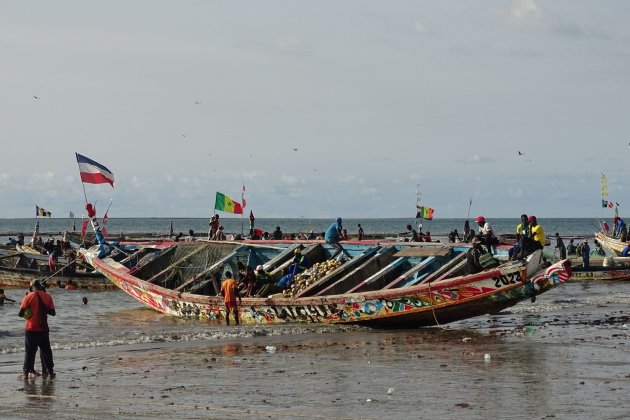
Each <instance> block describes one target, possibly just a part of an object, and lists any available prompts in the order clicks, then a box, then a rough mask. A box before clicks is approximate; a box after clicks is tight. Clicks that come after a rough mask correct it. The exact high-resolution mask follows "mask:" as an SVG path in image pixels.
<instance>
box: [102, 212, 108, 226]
mask: <svg viewBox="0 0 630 420" xmlns="http://www.w3.org/2000/svg"><path fill="white" fill-rule="evenodd" d="M107 213H109V208H108V209H107V211H106V212H105V215H104V216H103V222H102V223H101V224H102V225H103V226H105V223H107V219H108V217H107Z"/></svg>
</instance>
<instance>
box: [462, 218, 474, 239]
mask: <svg viewBox="0 0 630 420" xmlns="http://www.w3.org/2000/svg"><path fill="white" fill-rule="evenodd" d="M474 237H475V234H474V232H473V234H472V236H470V222H469V221H468V219H466V221H465V222H464V237H463V240H464V242H466V243H468V242H470V241H472V238H474Z"/></svg>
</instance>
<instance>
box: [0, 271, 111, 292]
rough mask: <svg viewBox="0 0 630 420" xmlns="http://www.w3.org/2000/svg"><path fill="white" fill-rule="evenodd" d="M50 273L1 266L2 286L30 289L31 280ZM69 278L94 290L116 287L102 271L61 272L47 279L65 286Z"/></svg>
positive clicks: (81, 285)
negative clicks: (66, 273) (69, 273)
mask: <svg viewBox="0 0 630 420" xmlns="http://www.w3.org/2000/svg"><path fill="white" fill-rule="evenodd" d="M48 275H49V274H47V273H42V272H40V271H37V270H29V269H20V268H15V269H9V268H4V267H0V287H19V288H26V289H28V288H29V287H30V285H31V281H33V280H36V279H42V278H47V277H48ZM68 280H72V282H73V283H74V284H75V285H76V286H77V288H79V289H93V290H112V289H116V286H115V285H113V284H112V283H111V282H110V281H109V280H108V279H107V277H105V276H103V275H101V274H100V273H93V274H92V273H76V274H72V275H65V274H62V273H59V274H57V275H55V276H53V277H51V278H49V279H48V280H47V284H48V286H49V287H65V286H66V284H68Z"/></svg>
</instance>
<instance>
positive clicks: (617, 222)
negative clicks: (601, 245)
mask: <svg viewBox="0 0 630 420" xmlns="http://www.w3.org/2000/svg"><path fill="white" fill-rule="evenodd" d="M603 228H604V232H606V235H608V236H612V237H613V238H616V239H619V240H620V241H622V242H626V241H627V240H628V226H626V222H624V221H623V219H622V218H621V217H619V216H615V217H614V218H613V231H612V233H611V232H610V226H608V223H607V222H606V221H604V223H603Z"/></svg>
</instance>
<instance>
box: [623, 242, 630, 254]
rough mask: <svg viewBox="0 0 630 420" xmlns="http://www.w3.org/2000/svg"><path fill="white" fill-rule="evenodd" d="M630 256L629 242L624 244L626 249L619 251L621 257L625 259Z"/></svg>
mask: <svg viewBox="0 0 630 420" xmlns="http://www.w3.org/2000/svg"><path fill="white" fill-rule="evenodd" d="M628 254H630V242H628V243H627V244H626V247H625V248H624V249H623V250H622V251H621V256H622V257H627V256H628Z"/></svg>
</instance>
